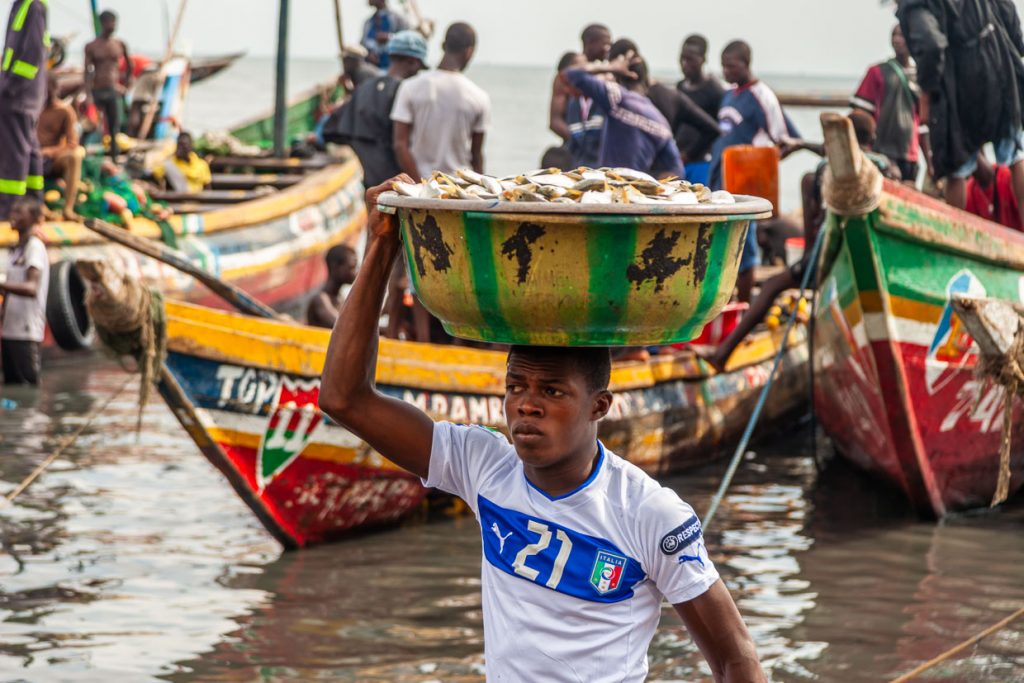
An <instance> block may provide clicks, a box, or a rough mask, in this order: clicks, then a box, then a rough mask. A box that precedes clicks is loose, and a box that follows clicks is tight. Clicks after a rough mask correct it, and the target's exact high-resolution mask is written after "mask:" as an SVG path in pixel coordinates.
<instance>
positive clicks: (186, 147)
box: [177, 135, 192, 159]
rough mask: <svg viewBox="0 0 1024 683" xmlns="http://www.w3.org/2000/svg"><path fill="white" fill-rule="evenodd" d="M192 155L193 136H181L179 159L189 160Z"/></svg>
mask: <svg viewBox="0 0 1024 683" xmlns="http://www.w3.org/2000/svg"><path fill="white" fill-rule="evenodd" d="M191 153H192V136H191V135H179V136H178V149H177V155H178V158H179V159H188V157H189V155H190V154H191Z"/></svg>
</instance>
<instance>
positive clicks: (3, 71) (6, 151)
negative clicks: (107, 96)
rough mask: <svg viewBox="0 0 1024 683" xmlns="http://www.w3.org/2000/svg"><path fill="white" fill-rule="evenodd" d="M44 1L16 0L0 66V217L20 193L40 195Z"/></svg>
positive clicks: (46, 41) (45, 44)
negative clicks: (37, 125) (40, 114)
mask: <svg viewBox="0 0 1024 683" xmlns="http://www.w3.org/2000/svg"><path fill="white" fill-rule="evenodd" d="M49 40H50V39H49V33H48V32H47V30H46V3H45V2H42V0H17V2H14V3H12V4H11V15H10V18H9V19H8V22H7V35H6V36H5V38H4V50H3V57H2V65H0V220H6V219H7V217H8V214H9V213H10V210H11V207H12V206H13V205H14V202H15V201H16V200H17V199H18V197H21V196H23V195H25V194H26V193H29V194H32V195H42V191H43V159H42V156H41V154H40V152H39V138H38V137H37V136H36V123H37V121H38V119H39V113H40V112H41V111H42V110H43V105H44V104H45V102H46V74H47V69H46V55H47V51H48V49H49V48H48V44H49Z"/></svg>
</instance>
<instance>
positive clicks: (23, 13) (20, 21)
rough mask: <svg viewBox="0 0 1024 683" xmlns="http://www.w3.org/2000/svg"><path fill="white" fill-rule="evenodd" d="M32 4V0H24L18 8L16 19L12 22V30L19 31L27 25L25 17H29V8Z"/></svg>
mask: <svg viewBox="0 0 1024 683" xmlns="http://www.w3.org/2000/svg"><path fill="white" fill-rule="evenodd" d="M31 6H32V0H24V2H22V3H21V7H19V8H18V13H17V14H15V15H14V21H12V22H11V30H12V31H14V32H15V33H17V32H18V31H20V30H21V29H22V28H23V27H24V26H25V18H26V17H28V8H29V7H31Z"/></svg>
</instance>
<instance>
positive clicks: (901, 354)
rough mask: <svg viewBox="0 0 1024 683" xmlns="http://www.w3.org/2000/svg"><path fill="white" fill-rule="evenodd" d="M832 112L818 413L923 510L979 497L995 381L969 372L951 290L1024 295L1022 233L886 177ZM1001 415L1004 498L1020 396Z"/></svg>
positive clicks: (844, 443) (997, 414) (850, 449)
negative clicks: (1007, 441) (1006, 453)
mask: <svg viewBox="0 0 1024 683" xmlns="http://www.w3.org/2000/svg"><path fill="white" fill-rule="evenodd" d="M833 116H834V115H833ZM833 116H830V115H828V114H825V115H823V116H822V119H823V122H824V124H825V140H826V149H827V151H828V156H829V163H830V171H829V174H828V175H827V178H826V187H825V201H826V203H827V204H828V206H829V216H828V220H827V222H826V224H825V227H824V228H823V229H824V230H825V231H826V237H825V239H826V242H825V243H824V245H823V249H822V254H823V260H822V262H821V264H820V271H819V272H820V287H819V290H818V291H819V293H818V303H817V306H816V307H815V318H816V325H815V353H814V367H815V372H816V377H817V378H818V379H817V380H816V383H815V387H816V392H815V403H816V405H817V414H818V416H819V419H820V420H821V423H822V425H823V426H824V427H825V429H826V430H827V431H828V432H829V434H830V435H831V436H832V437H833V440H834V441H835V444H836V447H837V449H838V450H839V452H840V453H841V454H842V455H844V456H845V457H847V458H849V459H851V460H852V461H854V462H855V463H857V464H858V465H860V466H862V467H864V468H867V469H869V470H871V471H874V472H877V473H879V474H880V475H882V476H883V477H885V478H886V479H889V480H890V481H892V482H894V483H895V484H897V485H898V486H899V487H900V488H901V489H902V490H903V491H904V493H905V494H906V495H907V497H908V498H909V499H910V501H911V502H912V503H913V504H914V505H915V506H916V507H917V508H918V509H919V510H920V511H922V512H923V513H925V514H928V515H934V516H942V515H944V514H945V513H947V512H949V511H951V510H958V509H964V508H970V507H976V506H983V505H988V504H989V503H990V501H992V499H993V494H994V492H995V490H996V487H997V482H998V480H999V451H1000V444H1001V443H1002V439H1003V434H1002V427H1003V423H1004V420H1003V406H1004V403H1005V400H1004V392H1005V389H1004V388H1003V387H1002V386H1001V385H999V384H992V383H989V382H986V381H985V380H984V379H982V378H979V377H976V376H975V372H974V370H975V366H976V364H977V362H978V353H977V347H976V345H975V343H974V340H973V339H972V337H971V335H970V334H968V332H967V330H966V329H965V327H964V325H963V323H962V321H961V320H960V317H959V316H958V315H957V314H956V312H955V310H954V308H953V298H954V297H955V296H956V295H970V296H974V297H983V296H987V297H992V298H996V299H1000V300H1003V301H1007V302H1020V301H1024V274H1022V271H1024V234H1022V233H1019V232H1015V231H1012V230H1009V229H1006V228H1004V227H1002V226H999V225H996V224H994V223H990V222H988V221H984V220H981V219H979V218H976V217H974V216H972V215H969V214H967V213H965V212H963V211H958V210H956V209H953V208H951V207H949V206H947V205H945V204H943V203H942V202H939V201H936V200H934V199H931V198H929V197H927V196H925V195H922V194H920V193H918V192H915V191H914V190H912V189H909V188H907V187H906V186H904V185H900V184H896V183H891V182H888V181H886V182H884V183H883V182H882V181H881V179H880V178H876V177H874V175H873V173H872V171H873V170H874V169H873V166H872V165H871V164H870V163H867V162H865V161H864V160H863V157H862V155H861V154H860V151H859V149H858V148H857V147H856V144H855V142H854V141H853V138H852V131H849V130H848V124H846V123H844V122H843V121H840V120H839V119H841V117H839V118H833ZM1012 410H1013V413H1012V416H1011V417H1012V419H1011V420H1010V421H1009V424H1011V425H1012V434H1011V436H1012V444H1013V446H1012V454H1011V456H1012V457H1011V471H1012V478H1011V481H1010V486H1009V493H1010V494H1011V495H1012V494H1013V492H1015V491H1017V490H1019V488H1020V486H1021V484H1022V483H1024V403H1022V401H1021V400H1020V399H1019V398H1018V399H1016V400H1014V401H1013V403H1012Z"/></svg>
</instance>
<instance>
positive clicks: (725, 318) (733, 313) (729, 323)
mask: <svg viewBox="0 0 1024 683" xmlns="http://www.w3.org/2000/svg"><path fill="white" fill-rule="evenodd" d="M748 308H750V304H745V303H739V302H733V303H731V304H726V306H725V308H723V309H722V312H721V313H719V314H718V317H717V318H715V319H714V320H712V321H711V322H709V323H708V324H707V325H705V326H704V329H703V330H701V332H700V336H698V337H697V338H696V339H694V340H692V341H689V342H687V344H698V345H701V346H718V345H719V344H721V343H722V340H724V339H725V338H726V337H728V336H729V334H730V333H731V332H732V331H733V330H735V329H736V326H737V325H738V324H739V322H740V318H742V317H743V314H744V313H746V312H747V309H748ZM674 346H676V347H677V348H682V347H683V346H686V344H675V345H674Z"/></svg>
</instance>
